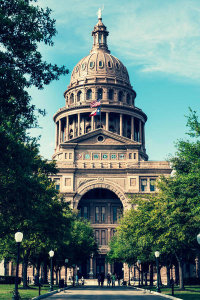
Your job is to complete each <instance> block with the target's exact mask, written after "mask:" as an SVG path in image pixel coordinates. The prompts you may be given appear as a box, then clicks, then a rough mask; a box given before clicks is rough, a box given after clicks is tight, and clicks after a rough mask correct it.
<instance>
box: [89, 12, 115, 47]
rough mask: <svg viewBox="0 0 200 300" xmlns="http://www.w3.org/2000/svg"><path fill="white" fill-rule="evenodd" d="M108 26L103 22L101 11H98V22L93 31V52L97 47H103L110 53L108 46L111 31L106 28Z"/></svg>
mask: <svg viewBox="0 0 200 300" xmlns="http://www.w3.org/2000/svg"><path fill="white" fill-rule="evenodd" d="M106 29H107V28H106V26H105V25H104V24H103V23H102V16H101V11H99V12H98V23H97V24H96V25H95V26H94V30H93V31H92V36H93V39H94V40H93V47H92V50H91V52H93V51H95V50H96V49H103V50H104V51H105V52H107V53H110V51H109V50H108V46H107V36H108V34H109V32H108V31H107V30H106Z"/></svg>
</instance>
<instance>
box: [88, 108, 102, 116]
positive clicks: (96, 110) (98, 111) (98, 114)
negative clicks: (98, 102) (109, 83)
mask: <svg viewBox="0 0 200 300" xmlns="http://www.w3.org/2000/svg"><path fill="white" fill-rule="evenodd" d="M100 114H101V107H98V108H97V109H95V110H93V111H92V112H91V114H90V117H92V116H100Z"/></svg>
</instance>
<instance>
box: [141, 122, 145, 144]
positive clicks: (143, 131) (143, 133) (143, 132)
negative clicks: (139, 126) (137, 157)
mask: <svg viewBox="0 0 200 300" xmlns="http://www.w3.org/2000/svg"><path fill="white" fill-rule="evenodd" d="M142 136H143V146H144V149H145V123H143V130H142Z"/></svg>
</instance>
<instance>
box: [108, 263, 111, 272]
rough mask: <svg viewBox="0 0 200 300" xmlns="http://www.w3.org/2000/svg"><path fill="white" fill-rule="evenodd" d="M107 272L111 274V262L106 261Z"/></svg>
mask: <svg viewBox="0 0 200 300" xmlns="http://www.w3.org/2000/svg"><path fill="white" fill-rule="evenodd" d="M108 273H110V274H111V264H109V263H108Z"/></svg>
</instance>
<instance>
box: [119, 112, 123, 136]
mask: <svg viewBox="0 0 200 300" xmlns="http://www.w3.org/2000/svg"><path fill="white" fill-rule="evenodd" d="M122 119H123V115H122V114H120V119H119V134H120V135H121V136H122V133H123V127H122V125H123V123H122Z"/></svg>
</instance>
